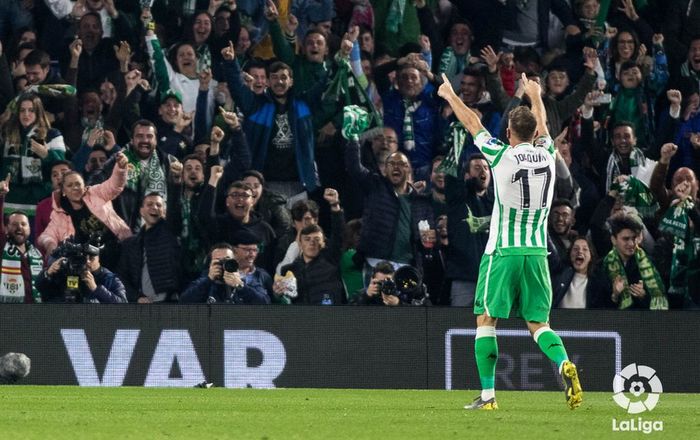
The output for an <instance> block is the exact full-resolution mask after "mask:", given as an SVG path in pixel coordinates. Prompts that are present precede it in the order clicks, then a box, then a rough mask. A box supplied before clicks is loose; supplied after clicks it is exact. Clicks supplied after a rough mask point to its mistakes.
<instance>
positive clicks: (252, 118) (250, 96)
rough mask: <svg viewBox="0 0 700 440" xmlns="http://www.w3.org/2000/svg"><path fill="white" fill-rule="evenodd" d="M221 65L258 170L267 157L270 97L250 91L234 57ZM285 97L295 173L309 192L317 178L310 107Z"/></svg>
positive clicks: (272, 112) (272, 108)
mask: <svg viewBox="0 0 700 440" xmlns="http://www.w3.org/2000/svg"><path fill="white" fill-rule="evenodd" d="M222 65H223V71H224V77H225V78H226V82H227V83H228V88H229V90H230V92H231V96H233V99H234V101H235V102H236V105H237V106H238V107H239V108H240V109H241V111H242V112H243V114H244V115H245V121H244V122H243V130H244V131H245V134H246V137H247V140H248V145H250V154H251V156H252V167H253V169H256V170H258V171H260V172H262V171H263V169H264V168H265V163H266V161H267V159H268V158H267V150H268V145H269V144H270V135H271V134H272V129H273V125H274V122H275V102H274V98H273V96H272V95H271V94H270V92H269V91H267V92H265V93H264V94H262V95H256V94H255V93H253V92H252V91H251V90H250V89H249V88H248V86H246V85H245V84H244V83H243V81H242V80H241V69H240V67H239V66H238V63H237V62H236V61H235V60H233V61H224V62H223V63H222ZM288 99H289V100H290V101H291V102H290V106H289V124H290V125H291V128H292V134H293V136H294V151H295V155H296V160H297V173H298V174H299V179H300V180H301V183H302V185H304V188H305V189H306V190H307V191H309V192H312V191H314V190H316V188H318V187H319V185H320V182H319V179H318V170H317V169H316V159H315V156H314V128H313V123H312V115H311V110H310V109H309V106H308V105H306V103H305V102H304V101H301V100H298V99H296V98H292V97H291V96H290V97H289V98H288ZM270 159H271V160H272V159H273V158H270ZM266 177H267V176H266Z"/></svg>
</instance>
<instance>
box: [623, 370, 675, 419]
mask: <svg viewBox="0 0 700 440" xmlns="http://www.w3.org/2000/svg"><path fill="white" fill-rule="evenodd" d="M625 384H627V386H628V388H625ZM645 384H646V385H645ZM647 387H648V389H647ZM613 391H614V392H615V394H614V395H613V400H614V401H615V403H617V404H618V405H620V406H621V407H622V408H624V409H626V410H627V412H628V413H630V414H639V413H641V412H644V411H651V410H652V409H654V407H655V406H656V404H657V403H658V402H659V395H660V394H661V393H662V392H663V386H661V381H660V380H659V377H658V376H657V375H656V371H654V369H653V368H650V367H647V366H646V365H637V364H629V365H628V366H626V367H625V368H623V369H622V371H620V372H619V373H618V374H616V375H615V379H614V380H613ZM625 391H627V392H629V393H630V394H632V395H633V396H634V397H635V398H636V397H640V396H641V395H642V394H644V393H645V392H647V398H646V399H645V400H635V401H632V400H631V399H630V398H628V397H627V396H626V395H625Z"/></svg>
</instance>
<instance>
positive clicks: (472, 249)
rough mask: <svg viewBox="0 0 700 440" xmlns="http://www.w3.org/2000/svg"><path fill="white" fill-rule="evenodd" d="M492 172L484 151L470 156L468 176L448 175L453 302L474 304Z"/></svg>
mask: <svg viewBox="0 0 700 440" xmlns="http://www.w3.org/2000/svg"><path fill="white" fill-rule="evenodd" d="M490 183H491V171H490V169H489V165H488V162H486V158H485V157H484V156H483V155H482V154H481V153H479V154H474V155H472V156H470V158H469V161H468V162H467V165H466V170H465V174H464V179H462V180H460V179H458V178H457V177H455V176H453V175H452V174H451V173H449V172H448V173H446V174H445V202H446V205H447V234H448V246H447V249H446V252H445V256H446V258H445V260H446V261H445V277H446V279H447V280H450V281H451V285H450V304H451V305H453V306H460V307H473V306H474V293H475V291H476V281H477V278H478V276H479V262H480V261H481V255H482V254H483V253H484V249H486V243H487V241H488V236H489V222H490V220H491V212H492V210H493V193H492V192H491V191H489V186H490Z"/></svg>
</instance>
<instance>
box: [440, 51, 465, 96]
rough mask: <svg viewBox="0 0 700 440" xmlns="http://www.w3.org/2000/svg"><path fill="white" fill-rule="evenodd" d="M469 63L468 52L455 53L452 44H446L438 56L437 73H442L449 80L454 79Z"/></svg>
mask: <svg viewBox="0 0 700 440" xmlns="http://www.w3.org/2000/svg"><path fill="white" fill-rule="evenodd" d="M468 64H469V52H467V53H466V54H464V55H462V56H457V55H455V51H454V49H452V46H447V47H446V48H445V50H444V51H443V52H442V56H441V57H440V68H439V72H438V73H444V74H445V75H447V77H448V78H450V80H454V79H455V77H456V76H457V75H459V74H460V73H461V72H462V71H463V70H464V68H465V67H467V65H468ZM454 85H455V84H453V86H454Z"/></svg>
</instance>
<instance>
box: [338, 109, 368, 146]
mask: <svg viewBox="0 0 700 440" xmlns="http://www.w3.org/2000/svg"><path fill="white" fill-rule="evenodd" d="M367 127H369V113H367V111H366V110H365V109H363V108H362V107H360V106H358V105H346V106H345V107H343V128H342V129H341V131H340V133H341V134H342V135H343V137H344V138H345V139H348V140H352V141H359V140H360V134H361V133H363V132H364V131H365V130H367Z"/></svg>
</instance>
